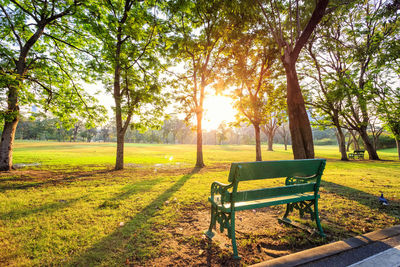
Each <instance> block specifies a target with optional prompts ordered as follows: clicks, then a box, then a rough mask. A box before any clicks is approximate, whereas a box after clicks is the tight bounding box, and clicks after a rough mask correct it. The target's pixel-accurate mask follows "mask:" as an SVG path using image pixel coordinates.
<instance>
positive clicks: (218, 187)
mask: <svg viewBox="0 0 400 267" xmlns="http://www.w3.org/2000/svg"><path fill="white" fill-rule="evenodd" d="M231 187H233V184H223V183H220V182H213V183H212V184H211V201H212V202H214V196H215V195H221V204H222V205H223V204H224V199H225V198H226V197H227V196H229V194H230V193H229V191H228V189H229V188H231Z"/></svg>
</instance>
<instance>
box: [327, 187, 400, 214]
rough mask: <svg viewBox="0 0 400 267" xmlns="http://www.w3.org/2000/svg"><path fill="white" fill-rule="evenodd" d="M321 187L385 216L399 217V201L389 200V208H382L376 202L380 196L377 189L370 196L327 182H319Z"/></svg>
mask: <svg viewBox="0 0 400 267" xmlns="http://www.w3.org/2000/svg"><path fill="white" fill-rule="evenodd" d="M321 187H323V188H324V189H325V190H326V191H327V192H329V193H333V194H337V195H340V196H342V197H345V198H347V199H349V200H353V201H357V202H358V203H360V204H362V205H365V206H368V207H370V208H371V209H379V210H380V211H381V212H384V213H386V214H387V215H390V216H394V217H398V216H400V201H399V200H390V201H389V206H382V205H381V204H380V203H379V200H378V197H379V196H380V192H379V190H378V189H377V192H376V195H372V194H370V193H366V192H364V191H361V190H358V189H355V188H352V187H348V186H344V185H340V184H336V183H332V182H327V181H321Z"/></svg>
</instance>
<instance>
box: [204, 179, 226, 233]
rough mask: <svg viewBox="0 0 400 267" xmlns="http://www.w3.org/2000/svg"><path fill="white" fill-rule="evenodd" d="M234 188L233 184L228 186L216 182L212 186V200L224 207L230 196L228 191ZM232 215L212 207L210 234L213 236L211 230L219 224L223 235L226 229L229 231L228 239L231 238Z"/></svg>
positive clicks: (214, 206) (213, 205)
mask: <svg viewBox="0 0 400 267" xmlns="http://www.w3.org/2000/svg"><path fill="white" fill-rule="evenodd" d="M231 187H232V184H229V185H226V184H222V183H218V182H214V183H212V185H211V200H212V202H214V201H215V202H217V203H218V202H219V203H220V204H221V205H222V206H223V205H224V203H225V200H227V199H228V198H229V196H230V193H229V191H228V189H229V188H231ZM231 217H232V216H231V214H230V213H226V212H222V211H221V210H220V209H218V208H217V207H216V205H215V204H212V206H211V224H210V229H209V230H208V234H209V235H211V228H214V229H215V228H216V223H217V222H218V223H219V226H220V227H219V230H220V232H221V233H223V232H224V229H228V237H229V238H231V235H232V233H231V228H232V227H231V224H232V220H231Z"/></svg>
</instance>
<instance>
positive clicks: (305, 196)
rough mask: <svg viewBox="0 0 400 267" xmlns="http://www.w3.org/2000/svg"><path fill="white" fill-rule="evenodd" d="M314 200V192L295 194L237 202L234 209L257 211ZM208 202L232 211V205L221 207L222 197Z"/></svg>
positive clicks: (223, 209) (225, 210)
mask: <svg viewBox="0 0 400 267" xmlns="http://www.w3.org/2000/svg"><path fill="white" fill-rule="evenodd" d="M317 198H319V195H317ZM314 199H315V196H314V193H313V192H310V193H299V194H294V195H289V196H279V197H271V198H265V199H257V200H251V201H241V202H236V203H235V206H234V209H235V211H240V210H249V209H257V208H264V207H269V206H276V205H282V204H288V203H293V202H299V201H307V200H314ZM208 201H210V202H211V203H213V204H215V205H217V206H218V208H220V209H221V211H224V212H230V211H231V203H224V205H221V197H220V196H215V197H214V201H212V200H211V198H208Z"/></svg>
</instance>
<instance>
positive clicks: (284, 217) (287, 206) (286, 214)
mask: <svg viewBox="0 0 400 267" xmlns="http://www.w3.org/2000/svg"><path fill="white" fill-rule="evenodd" d="M292 210H293V207H291V205H290V203H289V204H286V211H285V214H284V215H283V217H282V219H281V220H282V221H283V222H287V223H291V221H290V220H289V219H288V218H287V216H288V215H289V213H290V212H291V211H292Z"/></svg>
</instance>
